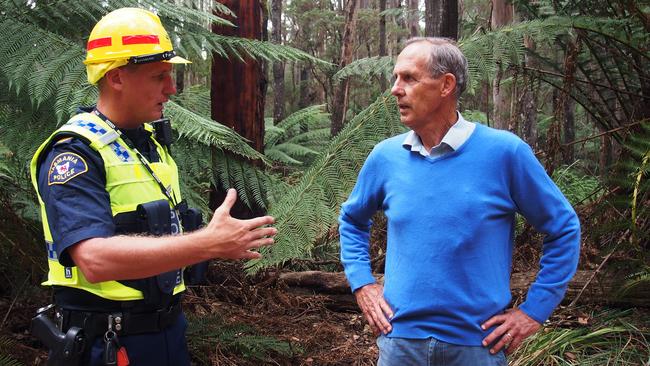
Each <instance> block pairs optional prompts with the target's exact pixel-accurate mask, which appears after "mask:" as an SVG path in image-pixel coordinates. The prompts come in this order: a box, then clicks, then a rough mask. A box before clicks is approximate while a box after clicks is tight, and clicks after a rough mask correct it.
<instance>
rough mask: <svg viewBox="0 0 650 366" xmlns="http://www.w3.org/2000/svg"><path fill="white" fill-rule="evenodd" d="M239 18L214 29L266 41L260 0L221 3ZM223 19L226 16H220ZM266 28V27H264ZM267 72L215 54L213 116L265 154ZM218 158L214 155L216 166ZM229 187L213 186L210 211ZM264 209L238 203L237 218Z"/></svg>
mask: <svg viewBox="0 0 650 366" xmlns="http://www.w3.org/2000/svg"><path fill="white" fill-rule="evenodd" d="M219 2H220V3H222V4H224V5H226V6H227V7H228V8H230V10H232V11H233V12H234V13H235V14H237V17H236V18H234V17H225V16H224V17H225V18H227V19H228V20H230V21H231V22H232V23H233V24H235V27H226V26H217V25H213V26H212V31H213V32H214V33H216V34H222V35H227V36H237V37H242V38H250V39H260V40H261V39H263V34H264V32H263V29H264V28H266V26H265V24H264V18H263V12H262V5H261V4H260V1H259V0H220V1H219ZM220 16H223V14H220ZM263 25H264V26H263ZM266 83H267V81H266V73H265V70H264V67H263V65H262V64H260V63H259V62H258V61H256V60H254V59H252V58H250V57H244V60H243V61H241V60H239V59H238V58H236V57H231V58H225V57H223V56H221V55H219V54H218V53H214V54H213V59H212V78H211V85H210V99H211V102H212V105H211V117H212V119H213V120H215V121H219V122H221V123H222V124H224V125H226V126H228V127H231V128H232V129H233V130H234V131H235V132H237V133H238V134H240V135H241V136H243V137H244V138H246V139H247V140H248V141H249V143H250V145H251V146H252V147H253V148H254V149H255V150H257V151H260V152H263V151H264V97H265V92H266ZM215 156H218V154H216V153H215V152H213V165H216V164H220V163H221V162H219V161H214V157H215ZM226 188H229V187H212V189H211V191H210V203H209V205H210V208H212V209H215V208H216V207H218V206H219V205H220V204H221V202H223V200H224V198H225V193H226ZM261 212H262V210H261V209H260V208H258V207H251V208H247V207H245V206H244V205H243V204H241V201H240V200H238V201H237V203H236V205H235V207H233V210H232V214H233V216H235V217H242V218H245V217H253V216H258V215H259V214H260V213H261Z"/></svg>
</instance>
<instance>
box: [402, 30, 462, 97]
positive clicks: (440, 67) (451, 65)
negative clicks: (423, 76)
mask: <svg viewBox="0 0 650 366" xmlns="http://www.w3.org/2000/svg"><path fill="white" fill-rule="evenodd" d="M419 42H426V43H428V44H429V45H430V46H431V47H430V50H431V51H430V53H429V62H428V65H427V67H428V69H429V73H431V76H433V77H436V78H437V77H439V76H441V75H442V74H445V73H450V74H452V75H454V76H455V77H456V98H457V99H458V98H460V95H461V94H462V93H463V91H465V88H466V87H467V77H468V71H467V59H466V58H465V55H463V52H462V51H461V50H460V48H458V45H457V44H456V41H454V40H453V39H450V38H444V37H413V38H410V39H408V40H407V41H406V44H405V46H408V45H410V44H413V43H419Z"/></svg>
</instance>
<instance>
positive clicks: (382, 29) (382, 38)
mask: <svg viewBox="0 0 650 366" xmlns="http://www.w3.org/2000/svg"><path fill="white" fill-rule="evenodd" d="M384 10H386V0H379V13H380V14H381V13H382V12H383V11H384ZM379 56H386V15H384V14H382V15H380V16H379ZM387 84H388V83H387V82H386V78H385V77H384V76H383V75H380V76H379V87H380V89H381V91H382V93H383V92H384V91H385V90H386V88H387V87H388V85H387Z"/></svg>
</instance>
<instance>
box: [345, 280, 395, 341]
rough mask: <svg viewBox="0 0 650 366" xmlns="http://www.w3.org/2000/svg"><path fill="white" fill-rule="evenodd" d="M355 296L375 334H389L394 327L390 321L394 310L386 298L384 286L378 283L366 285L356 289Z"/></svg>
mask: <svg viewBox="0 0 650 366" xmlns="http://www.w3.org/2000/svg"><path fill="white" fill-rule="evenodd" d="M354 296H355V297H356V298H357V304H358V305H359V307H360V308H361V311H362V312H363V316H364V317H365V318H366V320H367V321H368V324H369V325H370V328H371V329H372V331H373V333H375V335H379V333H383V334H388V332H390V331H391V330H392V329H393V327H392V326H391V325H390V321H389V319H390V318H392V317H393V310H392V309H391V308H390V306H389V305H388V303H387V302H386V299H384V286H382V285H379V284H376V283H373V284H370V285H365V286H363V287H361V288H359V289H357V290H356V291H354Z"/></svg>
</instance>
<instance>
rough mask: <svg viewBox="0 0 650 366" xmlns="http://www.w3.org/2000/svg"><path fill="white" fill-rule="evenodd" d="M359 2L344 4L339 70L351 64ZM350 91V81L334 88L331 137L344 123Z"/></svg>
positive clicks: (357, 0)
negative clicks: (343, 26) (343, 28)
mask: <svg viewBox="0 0 650 366" xmlns="http://www.w3.org/2000/svg"><path fill="white" fill-rule="evenodd" d="M358 5H359V0H347V2H346V4H345V30H344V31H343V40H342V45H341V62H340V63H339V70H340V69H342V68H344V67H345V66H347V65H348V64H350V62H352V50H353V49H354V38H355V37H354V30H355V23H356V18H357V7H358ZM349 91H350V80H349V79H345V80H344V81H342V82H341V83H340V84H339V86H338V87H337V88H336V92H335V93H334V103H333V104H332V126H331V129H330V133H331V135H332V136H335V135H336V134H338V133H339V131H341V129H342V128H343V123H344V121H345V111H346V110H347V106H348V92H349Z"/></svg>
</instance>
